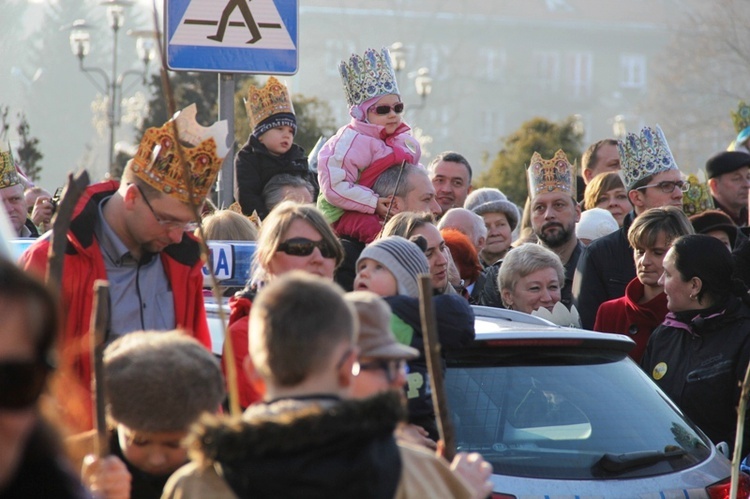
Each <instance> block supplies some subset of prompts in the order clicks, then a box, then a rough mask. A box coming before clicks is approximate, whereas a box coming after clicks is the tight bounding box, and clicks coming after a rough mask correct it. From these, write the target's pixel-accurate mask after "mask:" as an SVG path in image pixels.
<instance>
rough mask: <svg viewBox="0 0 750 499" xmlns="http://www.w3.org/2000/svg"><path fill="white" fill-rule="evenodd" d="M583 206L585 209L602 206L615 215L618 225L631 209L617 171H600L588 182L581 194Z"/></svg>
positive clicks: (631, 206) (620, 224)
mask: <svg viewBox="0 0 750 499" xmlns="http://www.w3.org/2000/svg"><path fill="white" fill-rule="evenodd" d="M583 207H584V208H585V209H587V210H591V209H593V208H604V209H605V210H607V211H608V212H610V213H611V214H612V216H613V217H615V220H617V224H618V225H619V226H620V227H622V224H623V222H624V221H625V217H626V216H627V214H628V213H630V212H631V211H632V209H633V205H631V204H630V200H629V199H628V193H627V192H626V191H625V185H624V184H623V183H622V179H621V178H620V174H619V173H617V172H608V173H601V174H599V175H597V176H596V177H594V178H593V179H592V180H591V182H589V184H588V185H587V186H586V191H585V192H584V194H583Z"/></svg>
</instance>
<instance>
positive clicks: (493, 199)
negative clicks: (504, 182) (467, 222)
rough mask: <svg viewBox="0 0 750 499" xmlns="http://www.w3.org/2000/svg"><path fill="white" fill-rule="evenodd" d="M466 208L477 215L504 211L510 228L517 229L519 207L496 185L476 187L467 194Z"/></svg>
mask: <svg viewBox="0 0 750 499" xmlns="http://www.w3.org/2000/svg"><path fill="white" fill-rule="evenodd" d="M464 208H466V209H467V210H471V211H473V212H474V213H476V214H477V215H484V214H485V213H504V214H505V216H506V218H507V219H508V224H510V230H511V231H514V230H516V226H517V225H518V219H519V214H518V208H517V207H516V205H514V204H513V203H512V202H510V201H509V200H508V198H507V197H506V196H505V194H503V192H502V191H501V190H500V189H495V188H494V187H482V188H480V189H474V190H473V191H471V192H470V193H469V195H468V196H466V201H464Z"/></svg>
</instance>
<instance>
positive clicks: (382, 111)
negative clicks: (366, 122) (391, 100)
mask: <svg viewBox="0 0 750 499" xmlns="http://www.w3.org/2000/svg"><path fill="white" fill-rule="evenodd" d="M391 110H393V112H394V113H396V114H401V113H403V112H404V103H403V102H397V103H396V104H395V105H394V106H393V107H391V106H386V105H381V106H372V107H371V108H370V109H368V111H372V112H373V113H375V114H378V115H380V116H385V115H386V114H388V113H390V112H391Z"/></svg>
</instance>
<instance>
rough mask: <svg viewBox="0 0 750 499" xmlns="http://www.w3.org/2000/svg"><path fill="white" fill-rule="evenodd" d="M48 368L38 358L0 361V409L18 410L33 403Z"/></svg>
mask: <svg viewBox="0 0 750 499" xmlns="http://www.w3.org/2000/svg"><path fill="white" fill-rule="evenodd" d="M50 369H51V368H50V366H48V365H47V364H45V363H44V362H41V361H38V360H37V361H5V362H0V409H8V410H20V409H26V408H27V407H30V406H32V405H34V403H35V402H36V401H37V399H39V395H41V394H42V390H43V389H44V384H45V381H46V380H47V374H48V373H49V371H50Z"/></svg>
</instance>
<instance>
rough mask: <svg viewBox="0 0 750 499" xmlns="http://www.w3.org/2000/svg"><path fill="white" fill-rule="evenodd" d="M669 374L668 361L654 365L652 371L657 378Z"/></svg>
mask: <svg viewBox="0 0 750 499" xmlns="http://www.w3.org/2000/svg"><path fill="white" fill-rule="evenodd" d="M665 374H667V363H666V362H659V363H658V364H656V365H655V366H654V370H653V372H652V373H651V375H652V376H653V377H654V379H656V380H660V379H662V378H663V377H664V375H665Z"/></svg>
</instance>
